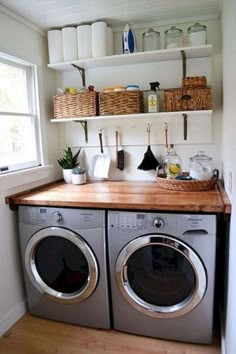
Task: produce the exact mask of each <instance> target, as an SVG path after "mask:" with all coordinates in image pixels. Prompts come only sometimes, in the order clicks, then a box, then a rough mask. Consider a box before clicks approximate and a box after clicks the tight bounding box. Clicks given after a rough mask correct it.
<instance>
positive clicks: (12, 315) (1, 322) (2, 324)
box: [0, 301, 27, 336]
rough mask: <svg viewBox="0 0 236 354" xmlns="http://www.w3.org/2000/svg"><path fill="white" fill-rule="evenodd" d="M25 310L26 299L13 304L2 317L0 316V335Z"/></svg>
mask: <svg viewBox="0 0 236 354" xmlns="http://www.w3.org/2000/svg"><path fill="white" fill-rule="evenodd" d="M26 311H27V307H26V301H23V302H21V303H20V304H18V305H17V306H15V307H14V308H13V309H12V310H11V311H10V312H8V313H7V314H6V316H4V317H3V318H0V336H2V335H3V334H4V333H5V332H6V331H7V330H8V329H9V328H10V327H11V326H13V325H14V324H15V323H16V322H17V321H18V320H19V319H20V318H21V317H22V316H23V315H24V314H25V313H26Z"/></svg>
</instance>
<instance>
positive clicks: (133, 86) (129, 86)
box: [126, 84, 139, 90]
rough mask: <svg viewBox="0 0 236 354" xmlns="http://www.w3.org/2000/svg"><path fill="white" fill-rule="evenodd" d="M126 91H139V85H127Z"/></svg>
mask: <svg viewBox="0 0 236 354" xmlns="http://www.w3.org/2000/svg"><path fill="white" fill-rule="evenodd" d="M126 90H139V85H133V84H130V85H127V86H126Z"/></svg>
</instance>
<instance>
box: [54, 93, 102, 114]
mask: <svg viewBox="0 0 236 354" xmlns="http://www.w3.org/2000/svg"><path fill="white" fill-rule="evenodd" d="M97 97H98V94H97V92H81V93H76V94H69V93H68V94H64V95H56V96H54V97H53V105H54V118H75V117H89V116H96V115H97V113H98V103H97Z"/></svg>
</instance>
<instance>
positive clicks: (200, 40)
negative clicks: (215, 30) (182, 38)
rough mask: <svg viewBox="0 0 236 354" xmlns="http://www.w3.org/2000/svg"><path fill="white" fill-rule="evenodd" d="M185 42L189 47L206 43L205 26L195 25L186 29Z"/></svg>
mask: <svg viewBox="0 0 236 354" xmlns="http://www.w3.org/2000/svg"><path fill="white" fill-rule="evenodd" d="M187 42H188V45H189V46H190V47H194V46H198V45H204V44H206V43H207V29H206V26H203V25H200V23H195V24H194V25H193V26H191V27H189V28H188V31H187Z"/></svg>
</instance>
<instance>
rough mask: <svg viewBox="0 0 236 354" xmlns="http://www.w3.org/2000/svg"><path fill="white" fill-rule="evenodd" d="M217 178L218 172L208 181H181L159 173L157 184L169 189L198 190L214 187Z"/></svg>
mask: <svg viewBox="0 0 236 354" xmlns="http://www.w3.org/2000/svg"><path fill="white" fill-rule="evenodd" d="M217 180H218V174H216V175H214V176H213V177H212V179H209V180H206V181H197V180H191V181H181V180H177V179H167V178H165V177H164V176H163V175H159V176H157V185H158V187H160V188H163V189H169V190H173V191H182V192H194V191H196V192H198V191H208V190H210V189H213V188H214V186H215V184H216V182H217Z"/></svg>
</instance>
